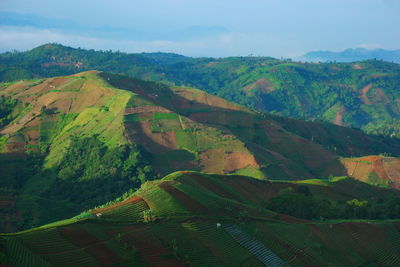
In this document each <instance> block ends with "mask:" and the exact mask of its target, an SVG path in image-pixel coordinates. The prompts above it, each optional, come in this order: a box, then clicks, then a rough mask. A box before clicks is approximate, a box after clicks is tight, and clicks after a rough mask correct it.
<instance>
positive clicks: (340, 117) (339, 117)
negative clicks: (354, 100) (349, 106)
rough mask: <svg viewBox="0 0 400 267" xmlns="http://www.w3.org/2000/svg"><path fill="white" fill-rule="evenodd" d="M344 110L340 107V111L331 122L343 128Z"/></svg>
mask: <svg viewBox="0 0 400 267" xmlns="http://www.w3.org/2000/svg"><path fill="white" fill-rule="evenodd" d="M345 112H346V109H345V107H343V106H340V110H339V111H338V113H336V117H335V119H334V120H333V123H334V124H336V125H339V126H343V115H344V114H345Z"/></svg>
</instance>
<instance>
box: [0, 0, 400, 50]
mask: <svg viewBox="0 0 400 267" xmlns="http://www.w3.org/2000/svg"><path fill="white" fill-rule="evenodd" d="M47 42H57V43H61V44H64V45H69V46H73V47H78V46H79V47H83V48H94V49H104V50H108V49H111V50H121V51H126V52H143V51H144V52H152V51H163V52H176V53H180V54H184V55H189V56H217V57H218V56H237V55H249V54H254V55H263V56H274V57H294V56H299V55H301V54H304V53H306V52H309V51H312V50H333V51H339V50H343V49H346V48H355V47H367V48H378V47H380V48H385V49H400V0H240V1H239V0H141V1H137V0H68V1H67V0H35V1H32V0H0V51H8V50H11V49H17V50H27V49H31V48H33V47H35V46H38V45H41V44H43V43H47Z"/></svg>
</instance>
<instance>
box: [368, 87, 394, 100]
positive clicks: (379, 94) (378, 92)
mask: <svg viewBox="0 0 400 267" xmlns="http://www.w3.org/2000/svg"><path fill="white" fill-rule="evenodd" d="M372 100H373V102H374V103H379V104H387V103H389V102H390V100H389V98H388V97H387V96H386V94H385V92H384V91H383V90H382V88H377V89H376V90H375V95H374V96H373V97H372Z"/></svg>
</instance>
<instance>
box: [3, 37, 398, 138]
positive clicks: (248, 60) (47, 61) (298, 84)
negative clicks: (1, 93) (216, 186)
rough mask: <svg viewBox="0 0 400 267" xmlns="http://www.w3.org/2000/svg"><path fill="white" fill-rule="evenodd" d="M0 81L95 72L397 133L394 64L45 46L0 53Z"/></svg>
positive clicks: (283, 112) (371, 130) (292, 114)
mask: <svg viewBox="0 0 400 267" xmlns="http://www.w3.org/2000/svg"><path fill="white" fill-rule="evenodd" d="M0 62H1V64H0V80H2V81H8V80H15V79H27V78H33V77H51V76H57V75H67V74H73V73H76V72H80V71H82V70H89V69H97V70H101V71H108V72H114V73H121V74H124V75H127V76H130V77H135V78H140V79H145V80H153V81H164V82H167V83H169V84H175V85H184V86H192V87H195V88H199V89H202V90H206V91H207V92H209V93H216V94H218V95H219V96H221V97H223V98H225V99H227V100H230V101H234V102H237V103H240V104H244V105H247V106H250V107H253V108H255V109H258V110H261V111H268V112H274V113H276V114H280V115H284V116H288V117H292V118H297V119H307V120H322V121H328V122H333V123H335V124H337V125H344V126H350V127H357V128H361V129H363V130H364V131H366V132H368V133H373V134H385V135H387V136H390V135H393V136H397V137H400V130H399V127H398V125H400V123H399V119H400V111H399V110H400V109H399V105H398V99H399V90H398V84H399V79H400V78H399V75H400V65H398V64H393V63H387V62H381V61H376V60H368V61H362V62H354V63H322V64H314V63H296V62H291V61H285V60H277V59H273V58H267V57H266V58H262V57H240V58H239V57H231V58H222V59H213V58H187V57H179V56H176V55H170V54H163V53H160V54H157V53H155V54H150V55H148V54H124V53H113V52H111V51H103V52H99V51H93V50H83V49H73V48H69V47H64V46H61V45H55V44H48V45H43V46H40V47H38V48H35V49H33V50H31V51H27V52H23V53H5V54H2V55H0Z"/></svg>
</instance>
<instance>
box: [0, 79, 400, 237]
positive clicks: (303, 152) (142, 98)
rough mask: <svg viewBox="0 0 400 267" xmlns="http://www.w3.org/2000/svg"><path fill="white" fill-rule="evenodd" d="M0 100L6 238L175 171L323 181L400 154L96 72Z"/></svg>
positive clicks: (13, 91)
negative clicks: (357, 164) (377, 157)
mask: <svg viewBox="0 0 400 267" xmlns="http://www.w3.org/2000/svg"><path fill="white" fill-rule="evenodd" d="M0 95H1V96H0V100H1V101H2V102H1V103H2V105H1V110H2V114H3V115H2V117H1V118H2V121H1V122H2V125H1V127H2V128H1V129H0V134H1V139H0V140H1V143H0V144H1V145H0V151H2V153H1V154H0V171H1V173H2V174H3V178H2V180H1V181H0V189H1V191H0V200H2V201H4V202H3V203H5V204H4V207H3V208H2V210H1V212H2V214H3V216H4V217H5V218H6V220H3V221H2V224H1V227H2V229H5V230H4V231H13V230H15V229H23V228H27V227H30V226H32V225H38V224H42V223H45V222H49V221H51V220H55V219H62V218H66V217H68V216H71V215H72V214H74V213H77V212H79V211H80V210H82V209H87V208H89V207H91V206H94V205H98V204H100V203H104V202H106V201H108V200H110V199H113V198H115V197H117V196H118V195H120V194H122V193H123V192H125V191H128V190H131V189H132V188H137V187H138V186H140V184H142V183H144V182H145V181H147V180H149V179H156V178H157V177H159V176H160V175H165V174H168V173H170V172H172V171H175V170H184V169H187V170H200V171H204V172H212V173H220V174H222V173H238V174H245V175H249V176H252V177H255V178H259V179H265V178H269V179H302V178H327V177H328V176H330V175H333V176H341V175H346V174H348V171H347V169H346V166H345V165H344V164H343V163H342V161H341V156H365V155H371V154H379V153H384V152H386V153H392V154H393V155H399V154H400V142H399V141H398V140H397V139H390V138H389V139H388V138H382V137H374V136H367V135H365V134H363V133H362V132H361V131H359V130H354V129H348V128H344V127H338V126H334V125H321V124H316V123H311V122H309V123H306V122H301V121H295V120H288V119H284V118H280V117H275V116H268V115H265V114H262V113H257V112H254V111H251V110H249V109H247V108H244V107H242V106H239V105H236V104H233V103H230V102H227V101H225V100H223V99H221V98H219V97H216V96H214V95H209V94H206V93H205V92H203V91H200V90H196V89H191V88H186V87H168V86H166V85H163V84H158V83H152V82H144V81H140V80H135V79H130V78H127V77H124V76H119V75H114V74H109V73H102V72H96V71H89V72H83V73H80V74H76V75H72V76H66V77H56V78H49V79H42V80H35V81H20V82H17V83H13V84H3V85H2V87H1V90H0ZM364 178H365V177H362V178H360V179H364ZM365 179H366V178H365ZM383 179H384V177H383ZM396 183H397V182H396ZM393 185H394V184H393Z"/></svg>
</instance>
